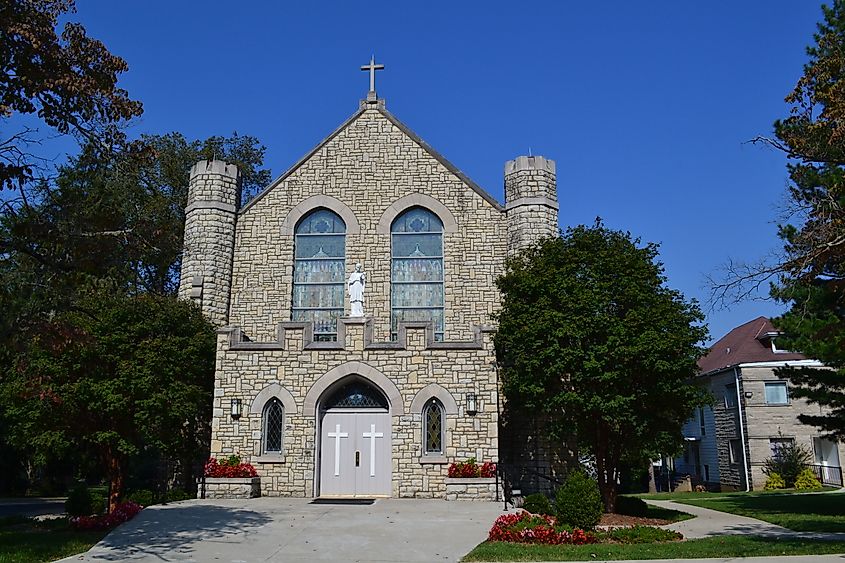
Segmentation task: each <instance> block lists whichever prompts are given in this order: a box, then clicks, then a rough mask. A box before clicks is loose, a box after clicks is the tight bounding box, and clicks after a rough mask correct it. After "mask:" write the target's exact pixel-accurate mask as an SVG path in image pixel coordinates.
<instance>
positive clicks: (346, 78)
mask: <svg viewBox="0 0 845 563" xmlns="http://www.w3.org/2000/svg"><path fill="white" fill-rule="evenodd" d="M820 5H821V2H816V1H811V0H790V1H787V0H765V1H763V0H748V1H742V2H731V3H727V2H681V1H677V0H673V1H651V2H630V1H621V0H620V1H605V2H577V3H576V2H571V1H566V2H564V1H556V2H554V1H548V2H542V1H539V2H532V3H518V2H507V3H505V2H491V1H486V2H457V1H454V0H453V1H451V2H437V1H428V2H398V1H395V2H373V3H362V2H319V3H318V2H252V1H248V0H244V1H241V2H237V3H233V2H218V1H204V2H199V1H196V2H187V1H184V2H178V1H173V0H170V1H168V2H164V1H159V0H147V1H145V2H103V1H97V0H78V13H77V14H76V15H75V16H74V17H73V18H72V19H74V20H76V21H80V22H82V23H83V24H84V25H85V26H86V28H87V29H88V31H89V33H90V34H91V35H93V36H94V37H97V38H99V39H101V40H103V41H104V42H105V43H106V45H107V46H108V48H109V49H110V50H111V51H112V52H113V53H116V54H118V55H121V56H122V57H124V58H125V59H126V60H127V61H128V63H129V66H130V71H129V72H128V73H126V74H125V75H124V76H123V78H122V79H121V85H122V86H123V87H124V88H126V89H127V90H129V92H130V93H131V95H132V96H133V97H135V98H136V99H140V100H141V101H143V102H144V107H145V113H144V115H143V117H142V118H141V119H140V120H138V122H137V123H136V124H135V125H134V127H133V129H132V131H133V132H134V133H137V134H140V133H164V132H168V131H180V132H182V133H184V134H186V135H187V136H189V137H195V138H204V137H207V136H210V135H226V134H229V133H231V132H232V131H238V132H239V133H242V134H250V135H255V136H257V137H259V138H260V139H261V140H262V141H263V143H264V144H265V145H266V146H267V159H266V163H267V165H268V166H269V167H271V168H272V170H273V174H274V175H278V174H280V173H281V172H283V171H284V170H285V169H286V168H288V167H289V166H290V165H291V164H292V163H294V162H295V161H296V160H297V159H298V158H300V157H301V156H302V155H303V154H305V153H306V152H307V151H308V150H309V149H310V148H312V147H313V146H314V145H315V144H316V143H317V142H319V141H320V140H321V139H322V138H323V137H324V136H325V135H327V134H328V133H329V132H331V131H332V130H333V129H334V128H335V127H336V126H337V125H338V124H339V123H340V122H341V121H342V120H344V119H345V118H346V117H348V116H349V115H350V114H351V113H352V112H353V111H355V109H356V108H357V104H358V100H359V99H360V98H362V97H364V96H365V94H366V90H367V87H368V78H367V75H366V74H365V73H363V72H361V71H360V70H359V66H360V65H362V64H365V63H366V62H368V61H369V57H370V54H371V53H374V54H375V56H376V59H377V62H382V63H384V64H385V65H386V67H387V68H386V70H385V71H382V72H379V73H378V80H377V88H378V91H379V95H380V96H381V97H383V98H385V99H386V100H387V107H388V109H389V110H390V111H391V112H393V113H394V114H395V115H396V116H397V117H399V119H401V120H402V121H404V122H405V123H407V124H408V125H409V126H410V127H411V128H412V129H414V130H415V131H416V132H417V133H418V134H419V135H420V136H421V137H422V138H424V139H426V140H427V141H428V142H429V143H430V144H431V145H432V146H434V147H435V148H436V149H437V150H438V151H440V152H441V153H442V154H443V155H444V156H446V158H448V159H449V160H451V161H452V162H453V163H455V164H456V165H457V166H458V167H459V168H461V169H462V170H463V171H465V172H466V173H467V174H468V175H469V176H470V177H471V178H473V179H474V180H475V181H476V182H478V183H479V184H480V185H481V186H483V187H484V188H485V189H486V190H488V191H489V192H490V193H492V194H493V195H494V196H496V197H497V198H499V200H500V201H501V200H502V198H503V195H502V191H503V190H502V167H503V164H504V162H505V161H506V160H508V159H511V158H513V157H515V156H518V155H521V154H527V153H528V151H529V148H530V150H531V151H532V152H533V154H535V155H544V156H546V157H548V158H551V159H554V160H555V161H557V171H558V195H559V199H560V204H561V205H560V221H561V225H562V226H566V225H575V224H579V223H591V222H592V221H593V220H594V218H595V217H596V216H601V217H602V218H603V219H604V220H605V223H606V224H607V225H608V226H610V227H613V228H619V229H625V230H629V231H631V232H632V233H633V234H635V235H636V236H639V237H642V239H643V240H645V241H653V242H658V243H661V245H662V247H661V248H662V250H661V256H662V260H663V261H664V263H665V265H666V270H667V274H668V276H669V284H670V285H671V286H672V287H675V288H678V289H680V290H681V291H683V292H684V293H685V294H686V295H687V296H688V297H696V298H698V299H700V300H702V301H703V300H705V299H706V297H707V290H706V287H705V282H704V276H705V275H706V274H707V273H709V272H713V271H714V270H715V269H717V268H718V267H719V266H720V265H722V264H723V263H725V261H726V260H727V259H728V258H729V257H731V258H734V259H746V260H753V259H755V258H757V257H759V256H761V255H763V254H766V253H767V252H769V251H771V250H773V249H776V248H777V247H778V243H777V239H776V236H775V233H776V227H775V224H774V220H775V219H776V218H777V216H778V204H779V203H780V202H781V201H782V200H783V196H784V188H785V185H786V181H787V177H786V171H785V166H784V164H785V159H784V157H783V156H782V155H780V154H778V153H776V152H773V151H771V150H766V149H764V148H760V147H757V146H752V145H750V144H748V143H747V141H748V140H750V139H752V138H753V137H755V136H756V135H761V134H762V135H766V134H770V133H771V129H772V122H773V121H774V120H775V119H776V118H779V117H784V116H786V115H787V111H788V107H787V106H786V104H785V103H784V102H783V98H784V96H785V95H786V94H787V93H788V92H789V91H790V90H791V88H792V87H793V86H794V84H795V82H796V80H797V79H798V77H799V76H800V74H801V67H802V65H803V63H804V62H805V60H806V56H805V47H806V46H807V45H808V44H809V43H810V42H811V40H812V33H813V32H814V30H815V24H816V22H817V21H818V20H819V19H820V17H821V10H820ZM777 312H778V308H777V306H776V305H775V304H773V303H770V302H762V301H756V302H748V303H744V304H741V305H737V306H734V307H732V308H731V309H730V310H714V311H708V323H709V325H710V329H711V333H712V336H713V337H719V336H721V335H722V334H724V333H725V332H726V331H727V330H729V329H730V328H732V327H733V326H735V325H737V324H740V323H742V322H745V321H746V320H749V319H751V318H753V317H755V316H757V315H761V314H765V315H773V314H776V313H777Z"/></svg>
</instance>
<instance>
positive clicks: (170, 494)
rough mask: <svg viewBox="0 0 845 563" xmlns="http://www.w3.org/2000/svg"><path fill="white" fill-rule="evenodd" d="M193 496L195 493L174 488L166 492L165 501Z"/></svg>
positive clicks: (187, 498) (186, 498) (174, 500)
mask: <svg viewBox="0 0 845 563" xmlns="http://www.w3.org/2000/svg"><path fill="white" fill-rule="evenodd" d="M192 498H194V495H192V494H191V493H188V492H185V491H183V490H182V489H172V490H170V491H167V492H166V493H164V502H177V501H180V500H189V499H192Z"/></svg>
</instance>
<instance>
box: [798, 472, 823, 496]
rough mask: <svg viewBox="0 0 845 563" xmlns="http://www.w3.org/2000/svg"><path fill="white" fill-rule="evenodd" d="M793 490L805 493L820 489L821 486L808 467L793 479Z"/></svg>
mask: <svg viewBox="0 0 845 563" xmlns="http://www.w3.org/2000/svg"><path fill="white" fill-rule="evenodd" d="M795 488H796V489H798V490H799V491H806V490H811V489H821V488H822V484H821V483H819V480H818V479H816V475H815V473H813V470H812V469H810V468H809V467H808V468H807V469H804V470H802V471H801V472H800V473H799V474H798V477H797V478H796V479H795Z"/></svg>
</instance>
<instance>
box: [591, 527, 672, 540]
mask: <svg viewBox="0 0 845 563" xmlns="http://www.w3.org/2000/svg"><path fill="white" fill-rule="evenodd" d="M607 537H608V538H609V539H611V540H613V541H617V542H619V543H656V542H666V541H677V540H680V539H682V538H683V536H682V535H681V534H679V533H678V532H675V531H673V530H664V529H663V528H655V527H654V526H634V527H632V528H616V529H614V530H610V531H609V532H607Z"/></svg>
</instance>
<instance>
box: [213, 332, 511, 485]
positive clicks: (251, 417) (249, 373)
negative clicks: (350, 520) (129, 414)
mask: <svg viewBox="0 0 845 563" xmlns="http://www.w3.org/2000/svg"><path fill="white" fill-rule="evenodd" d="M295 324H297V323H290V325H291V326H290V327H289V328H287V329H286V330H284V331H283V335H282V341H281V342H277V343H275V344H272V345H270V344H267V343H265V344H261V343H246V344H245V345H241V346H242V347H243V346H246V347H247V348H248V349H238V348H239V346H238V344H237V343H235V344H233V342H232V335H231V334H230V333H228V332H223V333H221V334H220V336H219V339H218V349H217V370H216V381H215V393H214V395H215V396H214V410H213V419H212V442H211V454H212V455H215V456H217V455H228V454H238V455H240V456H241V457H242V459H243V460H244V461H246V462H250V463H253V464H254V465H255V466H256V469H257V470H258V473H259V475H260V476H261V487H262V495H267V496H296V497H310V496H312V495H314V494H315V492H316V490H315V482H314V479H315V469H316V463H317V462H316V460H317V455H318V452H317V446H318V444H317V434H316V427H317V420H318V416H319V411H318V413H317V414H313V415H306V414H305V412H304V410H305V409H304V404H305V399H306V395H307V394H308V392H309V390H310V389H311V388H312V387H313V386H314V385H315V383H316V382H317V380H318V379H320V378H321V377H322V376H323V375H324V374H326V373H328V372H329V371H330V370H332V369H333V368H337V367H338V366H341V365H344V364H348V363H349V362H361V363H362V364H366V366H369V367H371V368H373V369H375V370H378V371H379V372H380V373H382V374H383V375H384V376H386V377H387V378H388V379H390V381H392V382H393V383H394V384H395V386H396V387H397V388H398V390H399V392H400V394H401V401H400V402H399V404H392V405H391V413H392V416H391V421H392V456H393V476H392V487H393V496H396V497H418V498H431V497H435V498H444V497H445V495H446V484H445V479H446V476H447V469H448V465H447V464H448V463H450V462H453V461H464V460H466V459H467V458H469V457H475V458H476V459H477V460H478V461H479V462H484V461H494V462H497V461H498V458H499V449H498V448H499V442H498V421H499V419H498V416H499V415H498V411H497V403H496V395H497V390H498V389H497V377H496V372H495V370H494V369H493V367H492V365H491V363H492V361H493V359H494V357H495V354H494V352H493V343H492V333H490V332H476V337H477V340H474V341H471V342H464V343H460V344H449V343H432V342H431V338H430V337H429V336H427V333H426V329H423V328H409V329H407V331H406V332H405V331H403V333H402V336H404V337H405V338H404V340H402V341H400V342H399V343H385V342H373V341H372V340H371V338H370V337H369V336H368V335H367V332H368V329H367V326H366V325H364V324H360V323H351V324H348V325H347V326H346V327H345V338H344V342H342V343H340V344H342V345H343V348H335V349H330V348H320V347H319V346H322V345H325V343H315V344H316V345H317V346H318V348H314V346H315V344H311V345H310V347H309V345H304V338H305V337H306V336H307V335H306V333H307V330H306V329H305V328H304V327H300V328H297V327H295V326H293V325H295ZM306 342H307V340H306ZM332 344H333V345H335V346H336V345H337V343H332ZM250 346H253V347H254V348H253V349H249V347H250ZM431 383H437V384H439V385H441V386H442V387H443V388H445V389H446V390H447V391H448V392H449V393H450V394H451V396H452V397H453V398H454V400H455V403H456V404H457V410H458V412H457V414H447V416H446V442H445V448H446V452H445V453H446V456H445V458H444V459H440V460H434V461H435V462H434V463H431V460H426V459H422V460H421V452H422V428H421V425H422V421H421V413H420V412H416V411H415V410H413V409H412V408H411V404H412V402H413V400H414V397H415V395H416V394H417V393H418V392H420V391H421V390H422V389H423V388H425V387H426V386H428V385H429V384H431ZM273 384H277V385H280V386H281V387H283V388H284V389H285V390H286V392H288V393H289V394H290V397H291V399H292V402H293V405H294V406H293V408H292V409H291V408H286V412H285V425H284V428H285V433H284V439H283V442H284V453H283V456H282V457H281V458H276V459H270V460H267V459H262V457H261V456H260V455H259V454H260V442H261V431H262V428H261V414H260V413H255V414H253V413H250V412H249V411H250V408H249V405H250V404H251V403H252V401H253V400H254V399H255V397H256V396H257V395H258V394H259V393H260V392H261V390H262V389H264V388H265V387H267V386H269V385H273ZM470 392H472V393H476V394H477V395H478V398H479V401H480V404H479V412H478V413H477V414H476V415H474V416H470V415H469V414H467V413H466V412H465V411H464V409H465V406H466V396H467V394H468V393H470ZM232 399H241V400H242V401H243V404H244V405H245V408H244V416H242V417H241V418H240V419H239V420H233V419H232V418H231V416H230V414H229V405H230V404H231V400H232Z"/></svg>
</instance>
